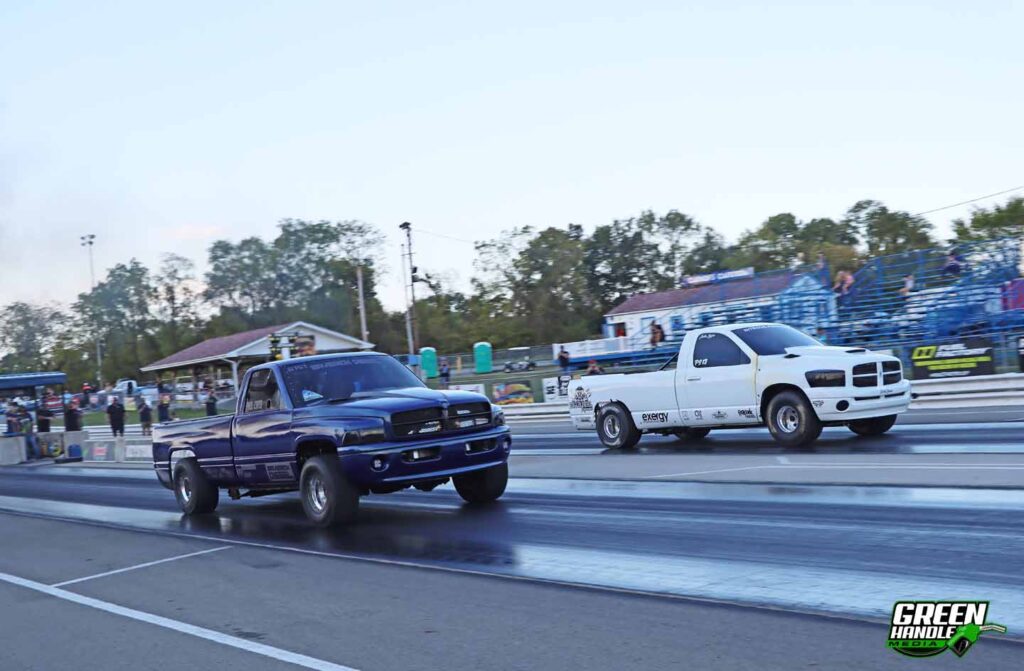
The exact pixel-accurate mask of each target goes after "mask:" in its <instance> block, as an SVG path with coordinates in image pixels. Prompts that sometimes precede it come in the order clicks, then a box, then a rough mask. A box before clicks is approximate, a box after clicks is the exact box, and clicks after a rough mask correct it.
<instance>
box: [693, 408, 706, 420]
mask: <svg viewBox="0 0 1024 671" xmlns="http://www.w3.org/2000/svg"><path fill="white" fill-rule="evenodd" d="M693 418H694V419H704V413H703V412H702V411H700V410H694V411H693Z"/></svg>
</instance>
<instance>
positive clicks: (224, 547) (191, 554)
mask: <svg viewBox="0 0 1024 671" xmlns="http://www.w3.org/2000/svg"><path fill="white" fill-rule="evenodd" d="M230 548H231V546H230V545H222V546H220V547H216V548H209V549H207V550H200V551H199V552H189V553H188V554H184V555H177V556H176V557H167V558H166V559H157V560H156V561H148V562H145V563H143V564H135V565H134V566H126V567H124V568H119V569H114V570H113V571H105V572H104V573H97V574H95V575H87V576H85V577H84V578H75V579H74V580H65V581H64V582H58V583H55V584H53V585H50V587H64V586H65V585H74V584H75V583H79V582H85V581H86V580H95V579H96V578H105V577H106V576H108V575H117V574H118V573H126V572H127V571H134V570H136V569H140V568H147V567H149V566H156V565H157V564H165V563H167V562H170V561H178V560H179V559H187V558H188V557H198V556H199V555H207V554H210V553H211V552H220V551H221V550H229V549H230Z"/></svg>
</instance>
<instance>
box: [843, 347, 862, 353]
mask: <svg viewBox="0 0 1024 671" xmlns="http://www.w3.org/2000/svg"><path fill="white" fill-rule="evenodd" d="M865 352H867V350H866V349H864V348H863V347H854V348H853V349H848V350H846V353H847V354H864V353H865Z"/></svg>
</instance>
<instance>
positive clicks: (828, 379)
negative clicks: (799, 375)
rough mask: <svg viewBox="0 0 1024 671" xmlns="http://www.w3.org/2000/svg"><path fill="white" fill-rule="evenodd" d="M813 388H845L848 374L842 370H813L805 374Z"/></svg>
mask: <svg viewBox="0 0 1024 671" xmlns="http://www.w3.org/2000/svg"><path fill="white" fill-rule="evenodd" d="M804 377H806V378H807V384H809V385H810V386H812V387H845V386H846V372H845V371H841V370H812V371H808V372H807V373H804Z"/></svg>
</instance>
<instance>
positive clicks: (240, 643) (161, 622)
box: [0, 573, 356, 671]
mask: <svg viewBox="0 0 1024 671" xmlns="http://www.w3.org/2000/svg"><path fill="white" fill-rule="evenodd" d="M0 581H3V582H6V583H9V584H11V585H17V586H18V587H24V588H26V589H31V590H34V591H36V592H41V593H43V594H46V595H49V596H52V597H56V598H58V599H63V600H64V601H70V602H72V603H77V604H79V605H82V606H87V607H89V608H95V609H96V610H102V611H104V612H107V613H111V614H113V615H120V616H121V617H126V618H128V619H130V620H135V621H137V622H145V623H147V624H153V625H156V626H158V627H163V628H164V629H170V630H171V631H176V632H179V633H182V634H186V635H188V636H194V637H196V638H202V639H205V640H207V641H212V642H214V643H219V644H221V645H226V646H228V647H231V648H237V649H239V650H244V651H246V652H251V653H253V654H256V655H260V656H262V657H269V658H270V659H276V660H278V661H281V662H287V663H289V664H295V665H296V666H301V667H303V668H306V669H317V670H318V671H356V669H353V668H352V667H350V666H342V665H340V664H335V663H333V662H328V661H326V660H322V659H316V658H315V657H308V656H306V655H300V654H299V653H297V652H290V651H288V650H282V649H281V648H275V647H274V646H272V645H265V644H263V643H256V642H255V641H249V640H246V639H244V638H238V637H237V636H231V635H229V634H223V633H221V632H219V631H214V630H212V629H206V628H205V627H197V626H195V625H193V624H188V623H187V622H179V621H178V620H172V619H170V618H167V617H163V616H161V615H154V614H153V613H146V612H144V611H141V610H135V609H134V608H125V607H124V606H118V605H117V604H115V603H110V602H108V601H101V600H100V599H94V598H92V597H88V596H84V595H82V594H76V593H75V592H69V591H67V590H63V589H61V588H59V587H54V586H52V585H44V584H43V583H40V582H35V581H34V580H28V579H26V578H19V577H18V576H16V575H10V574H8V573H0Z"/></svg>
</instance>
